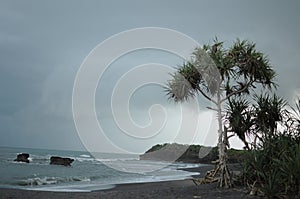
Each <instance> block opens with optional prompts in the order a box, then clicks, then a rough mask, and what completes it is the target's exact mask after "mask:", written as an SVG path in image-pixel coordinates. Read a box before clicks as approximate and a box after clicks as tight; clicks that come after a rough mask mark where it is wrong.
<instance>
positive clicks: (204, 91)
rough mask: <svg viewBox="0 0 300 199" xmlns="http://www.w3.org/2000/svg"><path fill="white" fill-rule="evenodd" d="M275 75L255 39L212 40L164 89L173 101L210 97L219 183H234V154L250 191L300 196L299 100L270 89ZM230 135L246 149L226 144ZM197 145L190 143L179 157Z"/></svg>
mask: <svg viewBox="0 0 300 199" xmlns="http://www.w3.org/2000/svg"><path fill="white" fill-rule="evenodd" d="M275 76H276V73H275V71H274V70H273V68H272V66H271V64H270V62H269V60H268V58H267V57H266V56H265V55H264V54H263V53H262V52H260V51H258V50H257V49H256V45H255V44H254V43H251V42H249V41H240V40H237V41H236V42H234V43H233V45H232V46H231V47H229V48H224V45H223V42H219V41H218V40H217V39H215V40H214V43H213V44H212V45H204V46H203V48H197V49H196V50H195V51H194V53H193V55H192V57H191V60H190V61H188V62H186V63H184V64H183V65H182V66H180V67H179V68H178V70H177V72H176V73H174V74H173V76H172V79H171V80H169V82H168V84H167V87H166V92H167V95H168V96H169V98H170V99H172V100H174V101H175V102H183V101H187V100H188V99H189V98H191V97H195V96H196V95H198V94H199V95H201V96H203V97H204V99H206V100H208V101H209V102H211V104H212V106H211V107H208V109H210V110H212V111H216V113H217V120H218V145H217V148H213V149H215V156H214V157H215V158H217V157H218V161H217V165H216V169H215V171H214V172H213V173H214V174H215V175H218V177H217V179H218V183H219V187H227V188H230V187H232V186H233V180H232V179H233V178H232V173H231V172H230V170H229V168H228V166H227V163H228V162H229V161H230V160H231V161H232V160H233V159H234V160H238V161H239V162H241V164H242V165H243V167H242V168H243V175H242V178H241V180H240V182H241V183H242V184H243V185H245V186H247V187H249V188H250V190H251V191H250V193H251V194H256V195H262V196H265V197H267V198H297V197H298V198H300V100H298V101H297V102H296V104H295V105H294V106H290V105H288V103H287V101H286V100H285V99H283V98H281V97H278V96H277V95H276V93H274V92H272V91H274V89H276V87H277V86H278V85H277V84H276V83H275V82H274V79H275ZM257 88H259V89H257ZM265 88H267V89H265ZM233 136H237V137H238V138H239V139H240V140H241V141H242V142H243V143H244V144H245V147H244V150H234V149H230V142H229V139H230V138H231V137H233ZM163 146H164V145H156V146H155V147H154V148H152V149H150V150H157V149H159V148H160V147H163ZM199 149H201V146H196V145H191V146H190V147H188V150H187V152H186V153H185V154H184V155H183V156H185V157H186V156H187V155H188V154H190V153H191V152H194V151H197V150H198V151H199ZM212 151H213V150H212ZM212 153H213V152H211V153H210V155H211V154H212ZM210 157H213V156H210ZM233 157H234V158H233ZM180 159H184V158H183V157H180V158H179V160H180ZM210 161H211V159H210ZM199 162H201V159H199Z"/></svg>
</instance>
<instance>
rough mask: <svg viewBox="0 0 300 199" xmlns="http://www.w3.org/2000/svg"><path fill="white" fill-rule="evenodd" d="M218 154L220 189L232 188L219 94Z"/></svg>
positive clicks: (219, 95)
mask: <svg viewBox="0 0 300 199" xmlns="http://www.w3.org/2000/svg"><path fill="white" fill-rule="evenodd" d="M217 97H218V105H217V109H218V113H217V114H218V115H217V117H218V127H219V129H218V152H219V164H218V166H217V172H218V173H219V175H220V179H219V187H225V188H230V187H232V183H231V176H230V172H229V170H228V167H227V164H226V159H227V157H226V142H228V140H227V137H226V136H225V134H224V131H223V123H222V105H221V94H220V92H218V96H217Z"/></svg>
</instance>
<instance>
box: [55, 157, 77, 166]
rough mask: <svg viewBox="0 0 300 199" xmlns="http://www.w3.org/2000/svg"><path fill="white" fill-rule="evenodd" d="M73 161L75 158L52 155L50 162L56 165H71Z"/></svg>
mask: <svg viewBox="0 0 300 199" xmlns="http://www.w3.org/2000/svg"><path fill="white" fill-rule="evenodd" d="M73 161H74V159H71V158H62V157H58V156H52V157H51V158H50V164H55V165H64V166H71V163H72V162H73Z"/></svg>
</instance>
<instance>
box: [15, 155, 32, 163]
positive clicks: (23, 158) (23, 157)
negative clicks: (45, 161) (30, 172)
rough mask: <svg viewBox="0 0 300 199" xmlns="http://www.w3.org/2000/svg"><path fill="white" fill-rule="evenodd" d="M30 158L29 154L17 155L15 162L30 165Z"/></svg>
mask: <svg viewBox="0 0 300 199" xmlns="http://www.w3.org/2000/svg"><path fill="white" fill-rule="evenodd" d="M28 158H29V154H28V153H20V154H18V155H17V158H16V159H15V160H14V161H17V162H26V163H29V160H28Z"/></svg>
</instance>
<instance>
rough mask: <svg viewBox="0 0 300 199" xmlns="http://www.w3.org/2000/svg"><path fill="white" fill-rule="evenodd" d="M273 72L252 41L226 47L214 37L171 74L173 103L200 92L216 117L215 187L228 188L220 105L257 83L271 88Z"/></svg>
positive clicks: (230, 183)
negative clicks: (216, 155) (216, 157)
mask: <svg viewBox="0 0 300 199" xmlns="http://www.w3.org/2000/svg"><path fill="white" fill-rule="evenodd" d="M274 77H275V72H274V70H273V69H272V67H271V65H270V63H269V60H268V59H267V58H266V56H265V55H264V54H263V53H262V52H260V51H258V50H256V46H255V44H254V43H251V42H249V41H246V40H243V41H240V40H237V41H235V42H234V43H233V45H232V46H231V47H229V48H227V49H226V48H225V47H224V45H223V42H219V41H218V40H217V39H215V40H214V42H213V44H212V45H204V46H203V48H196V49H195V51H194V52H193V54H192V56H191V59H190V60H189V61H187V62H186V63H184V64H183V65H182V66H181V67H179V68H178V70H177V71H176V72H175V73H174V74H173V75H172V78H171V79H170V80H169V81H168V83H167V86H166V92H167V95H168V96H169V98H170V99H173V100H174V101H175V102H182V101H186V100H188V99H189V98H190V97H195V96H196V95H198V94H200V95H202V96H203V97H204V98H205V99H207V100H208V101H210V102H211V104H212V106H211V107H208V108H209V109H211V110H214V111H216V113H217V119H218V153H219V159H218V165H217V170H216V173H219V175H220V180H219V187H231V186H232V182H231V177H230V172H229V170H228V167H227V164H226V149H227V143H228V136H227V131H226V130H225V131H224V116H225V113H224V104H226V103H227V102H228V100H230V99H231V98H233V97H236V96H242V95H244V94H250V93H251V90H252V89H255V88H256V87H257V86H258V85H261V86H262V87H263V88H265V87H268V88H272V87H273V86H274V85H275V84H274V82H273V81H274Z"/></svg>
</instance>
